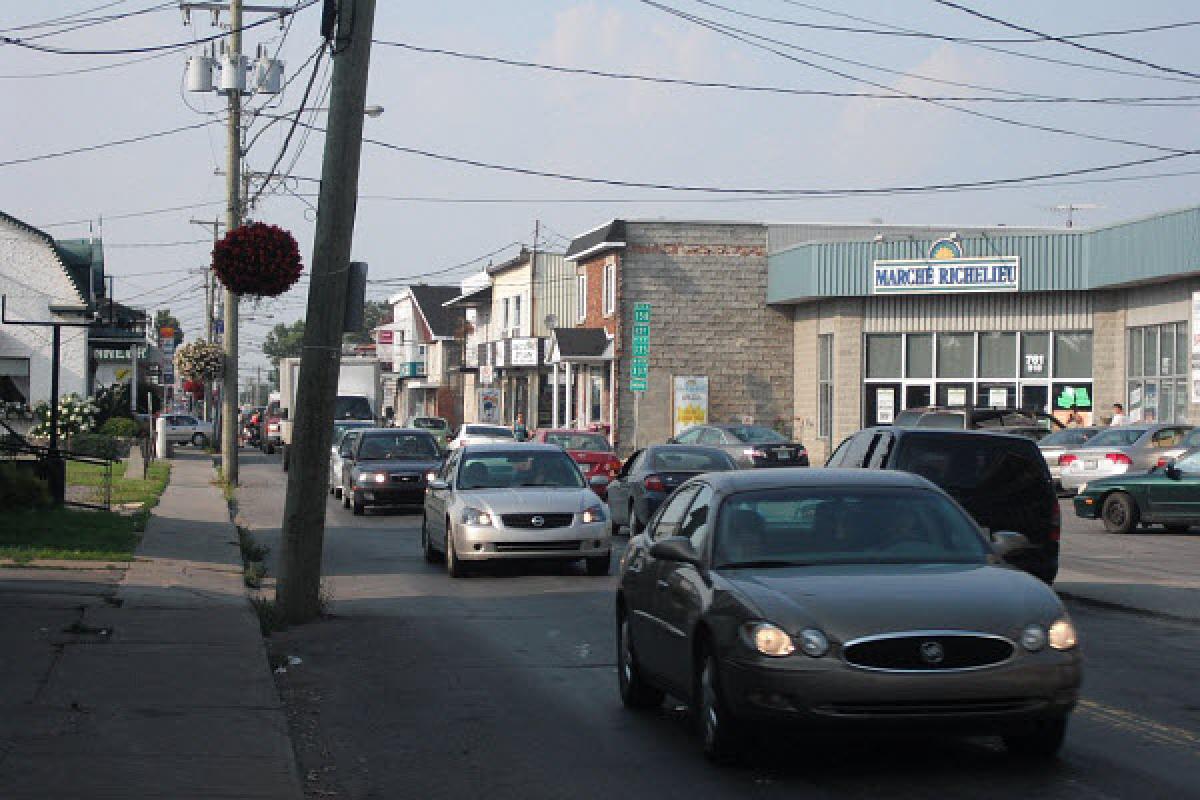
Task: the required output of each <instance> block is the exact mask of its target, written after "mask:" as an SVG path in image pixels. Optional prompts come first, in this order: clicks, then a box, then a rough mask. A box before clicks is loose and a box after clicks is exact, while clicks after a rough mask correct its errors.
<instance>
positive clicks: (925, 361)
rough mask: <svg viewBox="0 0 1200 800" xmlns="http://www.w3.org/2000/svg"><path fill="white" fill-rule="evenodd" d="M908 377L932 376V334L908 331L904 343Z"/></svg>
mask: <svg viewBox="0 0 1200 800" xmlns="http://www.w3.org/2000/svg"><path fill="white" fill-rule="evenodd" d="M905 348H906V351H905V357H906V362H905V369H906V371H907V375H906V377H908V378H932V377H933V334H932V333H910V334H909V335H908V337H907V343H906V344H905Z"/></svg>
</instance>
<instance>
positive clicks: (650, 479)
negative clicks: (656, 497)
mask: <svg viewBox="0 0 1200 800" xmlns="http://www.w3.org/2000/svg"><path fill="white" fill-rule="evenodd" d="M642 485H643V486H645V487H646V491H648V492H665V491H666V490H667V487H666V486H665V485H663V482H662V478H660V477H658V476H657V475H647V476H646V477H645V478H644V479H643V480H642Z"/></svg>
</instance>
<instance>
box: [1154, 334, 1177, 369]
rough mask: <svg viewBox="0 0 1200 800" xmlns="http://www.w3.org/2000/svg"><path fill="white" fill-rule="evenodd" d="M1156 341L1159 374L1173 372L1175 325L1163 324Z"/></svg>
mask: <svg viewBox="0 0 1200 800" xmlns="http://www.w3.org/2000/svg"><path fill="white" fill-rule="evenodd" d="M1161 334H1162V335H1161V336H1159V343H1158V365H1159V374H1160V375H1174V374H1175V326H1174V325H1163V326H1162V330H1161Z"/></svg>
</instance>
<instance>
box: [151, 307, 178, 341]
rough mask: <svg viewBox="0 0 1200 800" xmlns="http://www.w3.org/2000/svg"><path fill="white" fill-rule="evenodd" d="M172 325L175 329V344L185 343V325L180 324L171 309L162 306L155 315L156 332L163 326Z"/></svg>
mask: <svg viewBox="0 0 1200 800" xmlns="http://www.w3.org/2000/svg"><path fill="white" fill-rule="evenodd" d="M166 327H171V328H174V329H175V344H182V343H183V326H182V325H180V324H179V320H178V319H176V318H175V317H174V316H173V315H172V314H171V309H169V308H162V309H159V311H158V313H157V314H155V315H154V332H155V333H158V331H160V330H162V329H163V328H166Z"/></svg>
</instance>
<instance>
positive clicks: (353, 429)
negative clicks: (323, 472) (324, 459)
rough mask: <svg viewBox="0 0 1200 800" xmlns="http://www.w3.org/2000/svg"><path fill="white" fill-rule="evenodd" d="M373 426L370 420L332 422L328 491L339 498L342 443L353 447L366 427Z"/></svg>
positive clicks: (340, 491)
mask: <svg viewBox="0 0 1200 800" xmlns="http://www.w3.org/2000/svg"><path fill="white" fill-rule="evenodd" d="M374 427H375V426H374V425H373V424H371V423H370V422H359V421H357V420H343V421H339V422H335V423H334V424H333V440H332V442H333V443H332V444H331V445H330V446H329V492H330V494H332V495H333V496H334V497H336V498H338V499H339V500H340V499H341V497H342V490H343V488H344V487H343V486H342V473H343V471H344V470H343V469H342V466H343V464H342V443H343V442H345V443H346V444H348V445H351V449H353V444H354V442H355V441H356V440H357V439H358V437H359V436H360V435H361V434H362V432H363V431H364V430H367V429H368V428H374Z"/></svg>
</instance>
